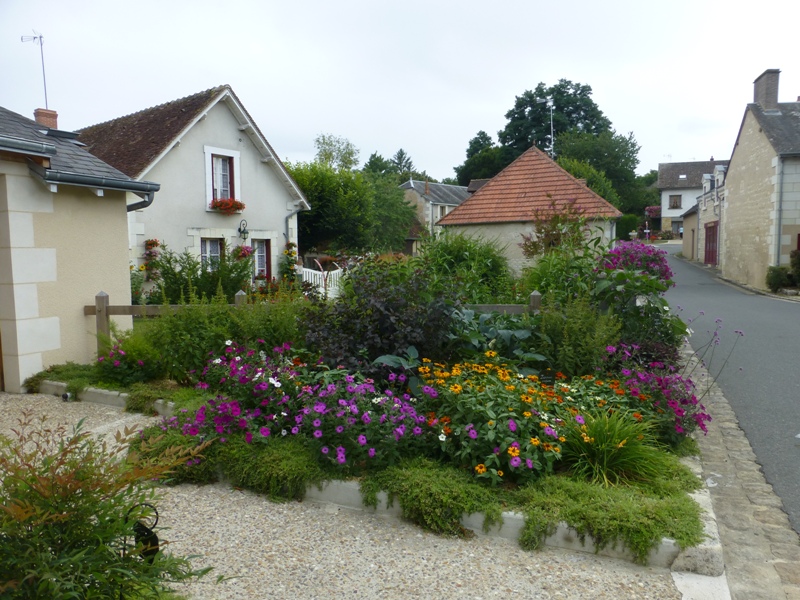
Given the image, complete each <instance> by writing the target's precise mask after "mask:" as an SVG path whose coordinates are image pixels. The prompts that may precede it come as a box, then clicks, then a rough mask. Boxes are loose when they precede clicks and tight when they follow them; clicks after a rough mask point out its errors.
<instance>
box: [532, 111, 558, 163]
mask: <svg viewBox="0 0 800 600" xmlns="http://www.w3.org/2000/svg"><path fill="white" fill-rule="evenodd" d="M545 102H546V103H547V107H548V108H549V109H550V158H553V156H554V154H555V148H556V136H555V133H554V131H553V109H554V108H555V107H556V106H555V102H553V98H537V99H536V103H537V104H544V103H545Z"/></svg>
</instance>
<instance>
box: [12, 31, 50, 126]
mask: <svg viewBox="0 0 800 600" xmlns="http://www.w3.org/2000/svg"><path fill="white" fill-rule="evenodd" d="M33 33H34V34H35V35H23V36H21V37H20V38H19V39H20V41H21V42H33V43H34V44H39V51H40V52H41V54H42V81H43V82H44V107H45V108H46V109H48V110H49V109H50V107H49V106H47V78H46V77H45V75H44V36H43V35H42V34H41V33H38V32H37V31H36V30H34V32H33Z"/></svg>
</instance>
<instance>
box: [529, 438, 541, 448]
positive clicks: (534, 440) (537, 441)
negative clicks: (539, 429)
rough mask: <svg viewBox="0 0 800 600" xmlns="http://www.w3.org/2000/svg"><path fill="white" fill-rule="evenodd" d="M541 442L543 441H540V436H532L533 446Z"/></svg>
mask: <svg viewBox="0 0 800 600" xmlns="http://www.w3.org/2000/svg"><path fill="white" fill-rule="evenodd" d="M539 444H541V442H540V441H539V438H537V437H532V438H531V445H532V446H538V445H539Z"/></svg>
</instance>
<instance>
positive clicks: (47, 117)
mask: <svg viewBox="0 0 800 600" xmlns="http://www.w3.org/2000/svg"><path fill="white" fill-rule="evenodd" d="M33 117H34V118H35V119H36V122H37V123H38V124H39V125H44V126H45V127H49V128H50V129H58V113H57V112H56V111H54V110H49V109H47V108H37V109H36V110H35V111H33Z"/></svg>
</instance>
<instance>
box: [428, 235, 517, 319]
mask: <svg viewBox="0 0 800 600" xmlns="http://www.w3.org/2000/svg"><path fill="white" fill-rule="evenodd" d="M503 250H504V249H503V248H501V247H500V244H499V242H497V241H487V240H484V239H482V238H475V237H470V236H468V235H465V234H462V233H452V232H448V231H446V232H444V233H443V234H441V235H439V236H437V237H430V238H427V239H426V240H425V242H424V243H423V244H422V247H421V249H420V253H421V263H422V268H423V269H424V270H425V273H426V275H427V276H428V277H429V278H431V280H432V281H433V282H434V285H436V282H442V283H444V284H445V285H446V286H447V287H449V286H455V287H456V288H457V289H458V294H459V299H460V300H461V301H462V302H464V303H471V304H490V303H495V302H502V301H503V300H504V299H508V298H509V297H510V295H511V293H512V277H511V270H510V268H509V266H508V259H507V258H506V257H505V254H504V252H503ZM445 282H446V283H445Z"/></svg>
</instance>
